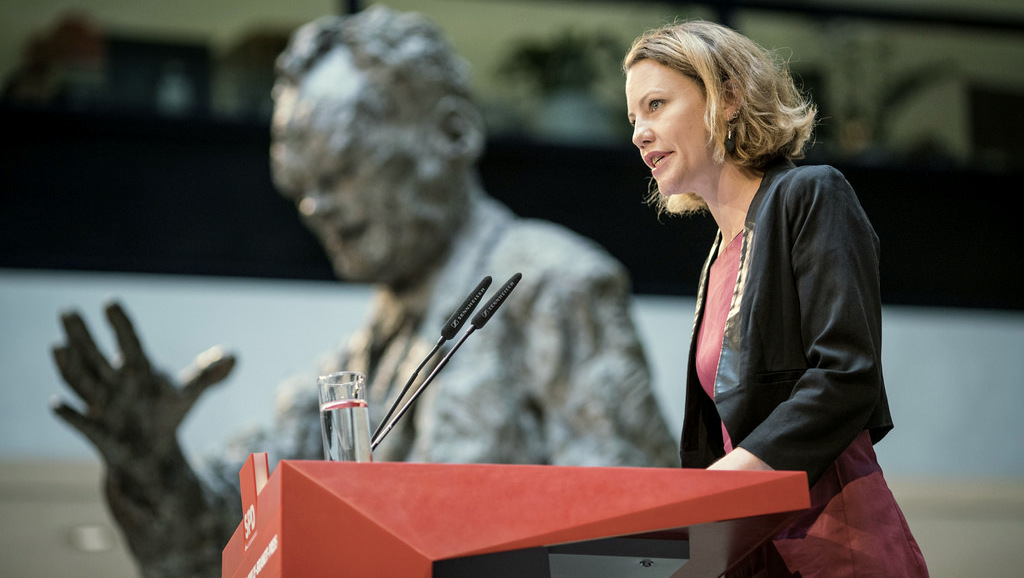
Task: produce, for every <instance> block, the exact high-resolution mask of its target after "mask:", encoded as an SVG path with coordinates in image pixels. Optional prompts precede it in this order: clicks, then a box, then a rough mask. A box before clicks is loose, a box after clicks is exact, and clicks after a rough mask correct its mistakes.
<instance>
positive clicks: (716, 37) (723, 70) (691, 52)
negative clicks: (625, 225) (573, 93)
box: [622, 20, 817, 214]
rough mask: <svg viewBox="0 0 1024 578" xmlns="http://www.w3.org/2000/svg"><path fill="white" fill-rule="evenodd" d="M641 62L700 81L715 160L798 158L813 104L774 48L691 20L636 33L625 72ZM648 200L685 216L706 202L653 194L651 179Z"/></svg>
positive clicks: (758, 166) (748, 162)
mask: <svg viewBox="0 0 1024 578" xmlns="http://www.w3.org/2000/svg"><path fill="white" fill-rule="evenodd" d="M641 60H652V61H654V62H657V63H658V64H661V65H663V66H666V67H668V68H671V69H672V70H675V71H676V72H679V73H680V74H683V75H685V76H688V77H690V78H692V79H694V80H695V81H696V82H697V84H698V85H699V86H700V87H701V90H702V91H703V93H704V96H705V98H706V99H707V110H706V111H705V115H704V125H705V127H706V128H707V130H708V134H709V143H712V144H713V146H714V159H715V160H716V161H717V162H727V161H728V162H730V163H733V164H735V165H737V166H739V167H744V168H749V169H752V170H754V171H759V172H760V171H762V170H764V168H765V167H766V166H767V165H768V164H769V163H771V162H772V161H774V160H776V159H780V158H786V159H790V160H792V159H798V158H802V157H803V155H804V147H805V145H806V144H807V141H808V140H810V138H811V132H812V130H813V129H814V118H815V115H816V114H817V107H816V106H815V105H814V104H813V103H812V102H810V100H808V99H806V98H805V97H804V96H803V95H802V94H801V93H800V91H799V90H798V89H797V87H796V84H795V82H794V81H793V76H792V74H790V71H789V66H788V63H787V62H786V61H785V60H783V59H781V58H778V57H777V56H776V54H775V53H773V52H770V51H768V50H766V49H764V48H762V47H761V46H759V45H758V44H757V43H755V42H754V41H752V40H750V39H749V38H747V37H746V36H743V35H742V34H740V33H738V32H736V31H735V30H732V29H731V28H728V27H726V26H722V25H720V24H715V23H713V22H707V21H703V20H693V21H686V22H676V23H673V24H667V25H665V26H662V27H661V28H657V29H654V30H650V31H648V32H646V33H644V34H643V35H641V36H640V37H639V38H637V39H636V40H635V41H633V45H632V47H631V48H630V49H629V52H627V53H626V56H625V58H624V59H623V61H622V69H623V71H624V72H628V71H629V69H630V68H632V67H633V65H634V64H636V63H637V62H640V61H641ZM727 98H739V101H740V106H739V112H738V115H737V116H736V117H735V119H728V118H726V117H725V113H724V110H725V107H726V103H727V102H729V101H727ZM730 128H731V129H732V133H733V140H734V142H735V144H736V147H735V149H734V150H733V152H731V153H730V152H728V151H726V149H725V138H726V134H727V133H728V131H729V129H730ZM648 202H650V203H651V204H653V205H656V206H657V207H658V210H659V213H662V212H668V213H672V214H687V213H695V212H700V211H703V210H705V209H706V208H707V204H706V203H705V202H704V199H702V198H700V197H699V196H697V195H696V194H692V193H687V194H681V195H672V196H669V197H666V196H663V195H660V194H658V191H657V183H655V182H654V180H653V179H651V189H650V191H649V195H648Z"/></svg>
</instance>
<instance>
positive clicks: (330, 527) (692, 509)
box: [222, 454, 809, 578]
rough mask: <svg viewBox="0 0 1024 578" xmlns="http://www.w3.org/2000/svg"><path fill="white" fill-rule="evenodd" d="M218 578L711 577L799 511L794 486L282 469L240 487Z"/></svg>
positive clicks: (800, 483) (781, 480) (804, 501)
mask: <svg viewBox="0 0 1024 578" xmlns="http://www.w3.org/2000/svg"><path fill="white" fill-rule="evenodd" d="M240 477H241V481H242V501H243V510H244V512H245V516H244V519H243V521H242V523H241V524H240V525H239V527H238V529H237V530H235V533H234V535H233V536H232V538H231V541H230V542H229V543H228V545H227V547H226V548H225V549H224V553H223V565H222V576H223V578H257V577H258V578H280V577H284V578H307V577H321V576H352V577H359V578H362V577H375V576H380V577H387V578H395V577H402V578H406V577H412V578H429V577H431V576H433V577H447V578H456V577H461V576H467V577H468V576H489V577H501V576H510V577H511V576H531V577H532V576H543V577H565V578H572V577H575V576H587V577H598V576H604V575H608V576H623V577H629V576H643V577H650V578H654V577H667V576H673V577H685V576H719V575H721V574H722V573H723V572H724V571H725V570H726V569H727V568H728V567H729V566H730V565H731V564H732V563H733V562H735V561H737V560H738V559H739V558H741V557H742V556H743V555H745V554H746V553H747V552H749V551H750V550H751V549H752V548H754V547H756V546H757V545H758V544H760V543H762V542H763V541H764V540H766V539H768V538H769V537H770V536H772V535H773V534H774V533H775V532H776V531H777V530H778V529H779V528H781V527H782V526H783V525H784V524H785V523H786V522H787V521H788V520H789V519H791V518H792V517H793V516H794V515H795V514H796V513H797V512H799V511H800V510H803V509H805V508H807V507H808V506H809V497H808V489H807V478H806V475H805V474H804V473H803V472H719V471H706V470H684V469H677V468H604V467H566V466H529V465H483V464H462V465H456V464H413V463H343V462H320V461H282V462H280V463H279V464H278V466H277V468H276V469H275V470H274V473H273V475H272V476H269V477H268V476H267V458H266V454H253V456H250V458H249V461H248V462H247V464H246V466H245V467H244V468H243V469H242V471H241V473H240Z"/></svg>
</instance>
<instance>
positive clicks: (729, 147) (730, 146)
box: [725, 127, 736, 154]
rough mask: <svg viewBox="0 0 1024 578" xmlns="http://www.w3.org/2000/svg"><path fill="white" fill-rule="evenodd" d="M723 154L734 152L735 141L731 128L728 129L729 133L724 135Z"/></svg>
mask: <svg viewBox="0 0 1024 578" xmlns="http://www.w3.org/2000/svg"><path fill="white" fill-rule="evenodd" d="M725 152H727V153H729V154H732V153H734V152H736V140H735V139H733V138H732V127H729V132H728V133H726V135H725Z"/></svg>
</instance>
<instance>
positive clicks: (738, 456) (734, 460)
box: [708, 448, 775, 472]
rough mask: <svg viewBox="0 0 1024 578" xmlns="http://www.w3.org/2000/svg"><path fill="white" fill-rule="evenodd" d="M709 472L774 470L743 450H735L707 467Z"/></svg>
mask: <svg viewBox="0 0 1024 578" xmlns="http://www.w3.org/2000/svg"><path fill="white" fill-rule="evenodd" d="M708 469H709V470H748V471H762V472H763V471H771V470H774V469H775V468H773V467H771V466H769V465H768V464H766V463H764V461H763V460H761V458H759V457H757V456H755V455H754V454H752V453H750V452H748V451H747V450H745V449H743V448H736V449H734V450H732V451H731V452H729V453H727V454H725V457H724V458H722V459H720V460H718V461H717V462H715V463H713V464H711V465H710V466H708Z"/></svg>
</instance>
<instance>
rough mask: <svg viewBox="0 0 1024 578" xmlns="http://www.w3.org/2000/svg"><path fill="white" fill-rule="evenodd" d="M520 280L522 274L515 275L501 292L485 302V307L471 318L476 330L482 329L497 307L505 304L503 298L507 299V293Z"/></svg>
mask: <svg viewBox="0 0 1024 578" xmlns="http://www.w3.org/2000/svg"><path fill="white" fill-rule="evenodd" d="M522 278H523V274H522V273H516V274H515V275H513V276H512V277H511V278H510V279H509V280H508V281H506V282H505V285H504V286H503V287H502V288H501V291H498V294H497V295H495V296H494V297H492V298H491V300H490V301H488V302H487V305H486V306H484V308H483V309H481V310H480V311H479V312H478V313H477V314H476V315H474V316H473V327H475V328H476V329H480V328H481V327H483V326H484V324H485V323H487V321H488V320H489V319H490V318H491V317H493V316H494V312H495V311H497V310H498V307H500V306H501V304H502V303H504V302H505V298H506V297H508V295H509V293H511V292H512V290H513V289H515V288H516V285H517V284H518V283H519V280H520V279H522Z"/></svg>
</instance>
